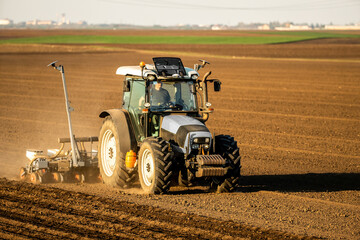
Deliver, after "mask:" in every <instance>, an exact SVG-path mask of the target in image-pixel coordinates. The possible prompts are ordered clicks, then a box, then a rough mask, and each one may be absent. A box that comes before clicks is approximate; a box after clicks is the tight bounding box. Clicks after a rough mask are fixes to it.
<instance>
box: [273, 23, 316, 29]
mask: <svg viewBox="0 0 360 240" xmlns="http://www.w3.org/2000/svg"><path fill="white" fill-rule="evenodd" d="M275 30H278V31H307V30H311V27H309V26H308V25H292V24H286V26H285V27H276V28H275Z"/></svg>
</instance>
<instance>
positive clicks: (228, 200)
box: [0, 30, 360, 239]
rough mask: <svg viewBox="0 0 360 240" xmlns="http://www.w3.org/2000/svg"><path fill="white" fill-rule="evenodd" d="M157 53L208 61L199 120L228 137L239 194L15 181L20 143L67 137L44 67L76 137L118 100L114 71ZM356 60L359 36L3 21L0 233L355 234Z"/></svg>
mask: <svg viewBox="0 0 360 240" xmlns="http://www.w3.org/2000/svg"><path fill="white" fill-rule="evenodd" d="M285 42H286V43H285ZM270 43H271V44H270ZM155 56H177V57H181V58H182V60H183V62H184V65H185V66H189V67H191V66H193V64H194V63H197V61H198V59H204V58H205V59H206V60H207V61H209V62H210V63H211V64H210V65H209V66H208V69H204V70H202V72H200V73H201V74H202V75H203V74H204V73H205V70H211V71H212V76H213V77H214V78H218V79H220V80H221V81H222V83H223V84H222V91H221V92H219V93H214V92H211V93H210V94H211V95H210V101H211V103H212V105H213V106H214V108H215V112H214V113H213V114H212V115H211V116H210V120H209V121H208V122H207V126H208V127H209V129H210V130H211V132H214V131H215V133H217V134H220V133H223V134H230V135H232V136H234V138H235V139H236V140H237V142H238V146H239V147H240V153H241V155H242V182H241V187H240V188H239V189H238V191H237V192H235V193H230V194H214V193H211V192H207V191H206V190H203V189H186V188H172V189H170V194H169V195H161V196H148V195H144V194H142V193H141V191H140V190H139V189H127V190H121V189H115V188H109V187H107V186H105V185H103V184H100V183H96V184H88V185H86V184H57V185H56V184H45V185H42V186H35V185H32V184H27V183H21V182H18V181H17V180H18V179H17V174H18V169H19V168H20V167H21V166H23V165H25V163H26V159H25V150H26V149H29V148H39V149H47V148H57V147H58V145H57V138H59V137H66V136H67V123H66V112H65V106H64V99H63V91H62V85H61V81H60V76H59V73H58V72H56V71H53V70H51V69H49V68H46V65H47V64H48V63H50V62H52V61H54V60H59V61H60V63H61V64H62V65H64V66H65V69H66V74H67V75H66V76H67V81H68V89H69V95H70V100H71V103H72V106H73V107H74V108H75V112H74V113H73V124H74V131H75V134H76V135H77V136H92V135H93V136H97V135H98V131H99V128H100V126H101V119H99V118H98V114H99V113H100V112H101V111H102V110H103V109H109V108H116V107H120V106H121V99H122V98H121V94H122V79H121V78H119V76H116V75H115V71H116V69H117V67H119V66H124V65H137V64H138V63H139V62H140V61H145V62H146V63H151V59H152V57H155ZM359 66H360V40H359V32H320V33H317V32H290V33H288V32H285V33H284V32H255V31H253V32H251V31H247V32H230V31H228V32H226V31H225V32H222V31H221V32H207V31H198V32H196V31H149V32H146V34H144V32H143V31H134V30H132V31H100V30H97V31H95V30H94V31H90V30H87V31H72V30H69V31H62V30H61V31H60V30H58V31H56V30H44V31H39V30H27V31H26V30H6V31H1V32H0V85H1V87H0V99H1V100H0V108H1V110H2V111H1V114H0V134H1V138H0V153H1V155H0V156H1V157H0V166H1V168H0V177H6V179H5V178H2V179H1V181H0V194H1V198H0V202H1V205H2V206H1V209H0V210H1V211H0V212H1V214H0V218H1V221H0V222H1V224H0V237H3V238H9V239H12V238H14V237H18V238H21V237H24V238H30V237H37V238H39V239H41V238H44V239H45V238H47V239H49V238H54V239H55V238H56V239H59V238H74V239H75V238H79V237H89V238H91V236H92V237H93V238H96V237H97V238H111V236H115V237H116V236H117V237H122V238H136V237H138V238H154V239H155V238H166V237H167V238H171V239H173V238H176V237H179V238H182V239H201V238H206V239H219V238H228V239H232V238H241V237H242V238H253V239H259V238H261V237H263V238H274V239H276V238H279V239H283V238H294V239H296V238H305V237H308V238H311V237H325V238H331V239H340V238H346V239H356V238H357V237H358V236H359V234H360V232H359V229H360V226H359V222H360V201H359V199H360V185H359V182H360V151H359V149H360V127H359V125H360V67H359ZM60 196H63V199H59V198H60ZM75 199H76V200H75ZM54 201H55V202H56V201H61V204H59V205H58V204H53V202H54ZM73 201H78V202H79V205H77V206H71V202H73ZM112 202H113V203H116V204H115V205H116V206H111V203H112ZM29 205H31V206H32V207H31V208H30V207H29ZM66 206H67V207H66ZM66 209H70V210H66ZM129 209H130V210H129ZM144 212H148V214H144ZM166 215H169V216H174V217H173V218H171V217H169V218H166V217H165V216H166ZM53 216H56V217H53ZM114 219H118V220H114ZM123 219H130V220H131V221H127V222H126V221H120V220H123ZM74 221H79V222H80V223H81V224H80V225H78V226H75V225H74V224H73V222H74ZM205 222H209V225H208V226H206V224H204V223H205ZM60 223H61V224H62V227H59V226H60ZM137 223H138V224H137ZM64 226H65V227H64ZM66 226H67V227H66ZM211 226H213V227H211ZM215 226H224V227H223V228H222V229H220V228H215ZM34 229H39V232H40V233H42V234H39V233H38V232H37V231H35V230H34ZM134 229H135V230H134ZM172 229H173V230H174V231H171V230H172ZM214 229H215V230H214ZM96 234H97V235H96ZM171 234H173V235H171Z"/></svg>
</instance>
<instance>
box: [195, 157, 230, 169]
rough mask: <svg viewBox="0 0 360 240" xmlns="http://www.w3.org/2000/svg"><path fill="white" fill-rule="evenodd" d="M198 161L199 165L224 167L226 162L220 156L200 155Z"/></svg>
mask: <svg viewBox="0 0 360 240" xmlns="http://www.w3.org/2000/svg"><path fill="white" fill-rule="evenodd" d="M196 161H197V162H198V164H199V165H201V166H203V165H224V164H225V163H226V160H225V159H223V158H222V157H221V156H220V155H219V154H214V155H198V156H196Z"/></svg>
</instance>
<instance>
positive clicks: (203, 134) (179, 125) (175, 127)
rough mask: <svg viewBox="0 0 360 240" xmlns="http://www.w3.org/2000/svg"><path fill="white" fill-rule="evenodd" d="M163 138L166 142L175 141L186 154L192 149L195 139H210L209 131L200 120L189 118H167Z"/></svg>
mask: <svg viewBox="0 0 360 240" xmlns="http://www.w3.org/2000/svg"><path fill="white" fill-rule="evenodd" d="M161 136H162V138H163V139H165V140H166V141H170V140H173V141H175V142H176V143H177V144H178V145H179V147H180V148H182V150H183V151H184V153H185V152H186V151H185V150H186V149H189V150H191V149H190V147H191V144H192V143H193V139H194V138H210V142H209V144H211V133H210V132H209V129H208V128H207V127H206V126H205V125H204V124H203V123H202V122H200V121H199V120H197V119H194V118H192V117H188V116H182V115H170V116H165V117H164V119H163V121H162V125H161Z"/></svg>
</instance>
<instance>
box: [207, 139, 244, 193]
mask: <svg viewBox="0 0 360 240" xmlns="http://www.w3.org/2000/svg"><path fill="white" fill-rule="evenodd" d="M215 148H216V153H217V154H220V155H221V156H222V157H223V158H225V159H227V160H228V162H229V171H228V173H227V175H226V176H224V177H221V178H219V177H214V178H213V185H214V186H215V187H217V192H219V193H221V192H233V191H234V190H235V189H236V188H237V187H238V185H239V181H240V168H241V165H240V159H241V157H240V153H239V147H238V146H237V142H236V141H235V140H234V138H233V137H231V136H228V135H218V136H215Z"/></svg>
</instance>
